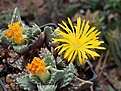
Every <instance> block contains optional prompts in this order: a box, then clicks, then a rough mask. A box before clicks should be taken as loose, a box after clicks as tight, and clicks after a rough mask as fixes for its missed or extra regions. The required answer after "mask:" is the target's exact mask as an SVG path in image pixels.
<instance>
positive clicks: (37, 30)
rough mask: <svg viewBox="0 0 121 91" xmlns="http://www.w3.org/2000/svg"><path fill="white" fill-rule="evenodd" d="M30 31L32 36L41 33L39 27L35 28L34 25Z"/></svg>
mask: <svg viewBox="0 0 121 91" xmlns="http://www.w3.org/2000/svg"><path fill="white" fill-rule="evenodd" d="M31 31H32V36H36V35H38V34H40V32H41V30H40V28H39V26H37V25H36V24H34V25H33V26H32V28H31Z"/></svg>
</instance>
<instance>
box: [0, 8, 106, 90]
mask: <svg viewBox="0 0 121 91" xmlns="http://www.w3.org/2000/svg"><path fill="white" fill-rule="evenodd" d="M68 21H69V24H70V26H68V25H67V24H66V23H65V22H64V21H62V23H63V24H64V25H61V24H59V26H60V27H61V28H62V29H63V30H62V31H61V30H60V28H58V27H53V25H52V26H49V25H45V26H41V27H39V26H37V25H36V24H34V25H33V26H27V25H25V24H24V23H23V22H22V20H21V18H20V14H19V11H18V9H17V8H15V11H14V13H13V17H12V20H11V24H8V27H9V29H7V30H5V31H2V30H1V31H0V33H1V34H0V42H1V44H3V43H4V44H6V45H8V46H10V48H11V49H12V51H11V52H10V53H12V52H13V54H16V56H15V57H14V58H13V57H10V64H11V65H12V66H14V67H16V68H19V69H20V74H21V73H22V72H23V71H25V70H26V71H25V72H23V73H24V74H23V75H22V76H20V75H16V77H15V79H16V81H17V83H18V84H20V86H21V87H22V89H24V90H29V91H32V90H35V91H36V90H37V91H56V90H58V91H59V90H60V91H65V90H66V91H70V90H72V91H79V90H81V89H84V88H85V87H89V86H90V85H92V84H93V83H92V82H90V81H86V80H82V78H80V75H79V74H80V73H81V72H78V71H77V70H78V68H77V67H76V66H77V65H78V66H83V67H84V65H85V63H86V60H87V59H88V55H90V56H92V57H95V56H100V55H99V54H98V53H96V52H95V51H93V50H91V49H105V48H104V47H101V46H100V44H102V43H103V41H99V40H98V35H99V34H100V32H99V31H98V30H95V27H92V28H89V27H90V25H89V22H86V23H85V20H84V21H83V22H82V24H81V18H77V25H75V26H73V24H72V22H71V20H70V18H68ZM83 30H84V31H83ZM85 38H86V40H83V39H85ZM8 46H7V47H8ZM81 46H82V47H81ZM74 62H78V63H77V64H74ZM83 67H82V68H83ZM80 68H81V67H80Z"/></svg>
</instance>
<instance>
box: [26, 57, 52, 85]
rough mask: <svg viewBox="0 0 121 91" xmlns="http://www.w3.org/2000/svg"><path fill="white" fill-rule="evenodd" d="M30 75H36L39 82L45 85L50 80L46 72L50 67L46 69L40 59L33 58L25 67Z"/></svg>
mask: <svg viewBox="0 0 121 91" xmlns="http://www.w3.org/2000/svg"><path fill="white" fill-rule="evenodd" d="M26 68H27V69H28V70H29V71H30V72H31V74H32V75H37V76H38V77H39V78H40V80H41V81H42V82H43V83H44V84H45V83H47V82H48V80H49V79H50V76H51V75H50V72H49V71H48V70H49V69H50V68H51V66H48V67H46V66H45V62H44V61H43V60H41V59H40V58H37V57H34V59H33V61H32V63H31V64H28V65H27V67H26Z"/></svg>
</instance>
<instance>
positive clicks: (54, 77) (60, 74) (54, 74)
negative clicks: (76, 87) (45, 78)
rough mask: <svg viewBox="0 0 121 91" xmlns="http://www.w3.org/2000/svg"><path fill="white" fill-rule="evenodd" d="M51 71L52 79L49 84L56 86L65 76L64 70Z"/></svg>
mask: <svg viewBox="0 0 121 91" xmlns="http://www.w3.org/2000/svg"><path fill="white" fill-rule="evenodd" d="M50 71H51V78H50V81H49V82H48V83H49V84H55V83H56V82H57V81H58V80H60V79H61V78H62V77H63V75H64V70H58V69H55V68H51V69H50Z"/></svg>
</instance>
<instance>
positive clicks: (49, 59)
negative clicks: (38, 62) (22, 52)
mask: <svg viewBox="0 0 121 91" xmlns="http://www.w3.org/2000/svg"><path fill="white" fill-rule="evenodd" d="M40 52H41V54H40V58H42V59H43V60H44V61H45V63H46V66H51V67H52V68H56V64H55V59H54V57H53V55H52V53H51V52H50V51H49V50H48V49H47V48H41V51H40Z"/></svg>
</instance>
